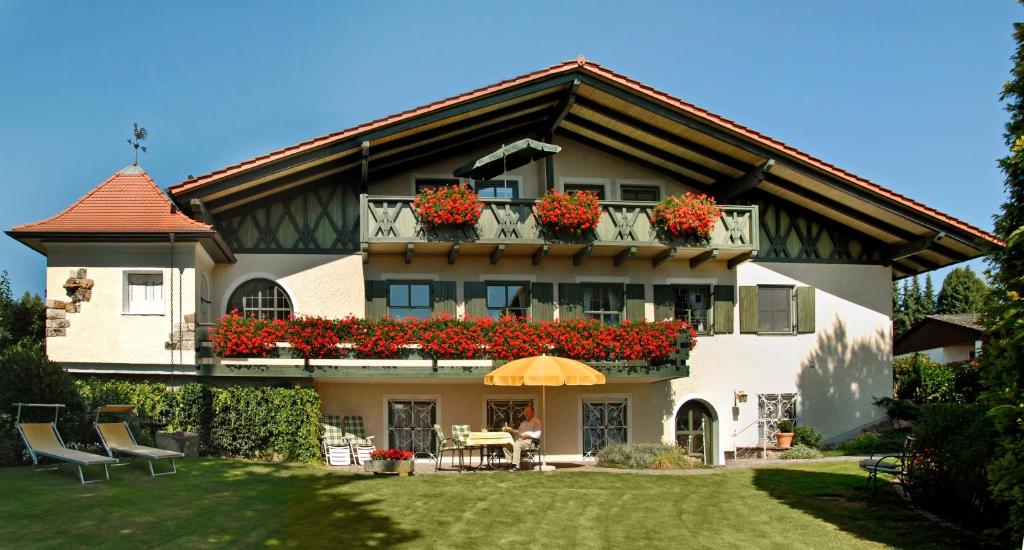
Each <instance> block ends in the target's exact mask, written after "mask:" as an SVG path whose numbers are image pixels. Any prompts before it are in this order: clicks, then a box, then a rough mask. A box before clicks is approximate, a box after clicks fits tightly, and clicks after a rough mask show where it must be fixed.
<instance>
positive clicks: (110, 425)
mask: <svg viewBox="0 0 1024 550" xmlns="http://www.w3.org/2000/svg"><path fill="white" fill-rule="evenodd" d="M133 410H135V405H104V406H102V407H99V408H98V409H96V421H95V423H94V424H93V425H94V426H95V428H96V433H98V434H99V435H100V443H103V448H104V449H106V450H107V454H108V455H110V457H111V458H113V457H114V453H121V454H126V455H129V456H137V457H141V458H145V459H146V462H147V464H149V474H150V475H151V476H153V477H156V476H163V475H167V474H176V473H178V467H177V465H176V464H175V463H174V459H175V458H184V457H185V454H184V453H179V452H178V451H169V450H167V449H157V448H156V447H147V446H145V445H139V444H138V442H137V441H136V440H135V434H133V433H132V431H131V429H130V428H129V427H128V421H127V419H125V420H124V421H123V422H100V415H101V414H103V413H108V414H113V413H128V414H131V412H132V411H133ZM168 459H169V460H170V461H171V469H170V471H166V472H160V473H157V471H156V468H155V467H154V466H155V464H156V461H158V460H168Z"/></svg>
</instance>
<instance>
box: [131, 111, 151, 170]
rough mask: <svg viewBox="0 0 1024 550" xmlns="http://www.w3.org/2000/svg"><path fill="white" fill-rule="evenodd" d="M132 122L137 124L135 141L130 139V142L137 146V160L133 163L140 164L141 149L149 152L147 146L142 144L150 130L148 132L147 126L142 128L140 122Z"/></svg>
mask: <svg viewBox="0 0 1024 550" xmlns="http://www.w3.org/2000/svg"><path fill="white" fill-rule="evenodd" d="M132 124H133V125H134V126H135V140H134V141H133V140H130V139H129V140H128V144H129V145H131V146H132V147H134V148H135V162H134V163H132V165H133V166H138V165H139V149H142V152H143V153H145V152H147V151H146V146H145V145H142V140H144V139H146V137H147V136H149V132H147V131H146V129H145V128H140V127H139V123H138V122H133V123H132Z"/></svg>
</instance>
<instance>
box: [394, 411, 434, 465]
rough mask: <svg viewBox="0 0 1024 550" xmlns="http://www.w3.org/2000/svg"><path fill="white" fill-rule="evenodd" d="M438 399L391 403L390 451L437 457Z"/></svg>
mask: <svg viewBox="0 0 1024 550" xmlns="http://www.w3.org/2000/svg"><path fill="white" fill-rule="evenodd" d="M436 422H437V400H435V399H389V400H388V448H389V449H402V450H404V451H410V452H412V453H413V454H416V455H428V456H434V452H435V450H436V449H435V447H436V441H435V438H434V424H435V423H436Z"/></svg>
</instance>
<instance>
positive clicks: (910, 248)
mask: <svg viewBox="0 0 1024 550" xmlns="http://www.w3.org/2000/svg"><path fill="white" fill-rule="evenodd" d="M945 237H946V234H945V233H943V232H941V231H939V232H938V233H935V234H934V235H928V236H926V237H920V238H918V239H914V240H913V241H910V242H908V243H907V244H904V245H902V246H898V247H896V248H893V249H892V251H891V252H890V254H889V256H888V257H887V258H886V259H887V260H889V261H890V262H894V261H896V260H902V259H904V258H909V257H911V256H915V255H917V254H920V253H921V252H924V251H925V250H928V249H930V248H931V247H932V246H934V245H935V243H937V242H939V241H941V240H942V239H944V238H945Z"/></svg>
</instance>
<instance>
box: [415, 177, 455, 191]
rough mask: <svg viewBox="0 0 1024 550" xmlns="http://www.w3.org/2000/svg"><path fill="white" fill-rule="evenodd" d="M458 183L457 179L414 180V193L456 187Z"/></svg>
mask: <svg viewBox="0 0 1024 550" xmlns="http://www.w3.org/2000/svg"><path fill="white" fill-rule="evenodd" d="M459 183H460V181H459V179H458V178H416V185H415V188H416V192H417V193H419V192H420V191H422V190H424V189H436V188H438V187H448V186H450V185H458V184H459Z"/></svg>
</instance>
